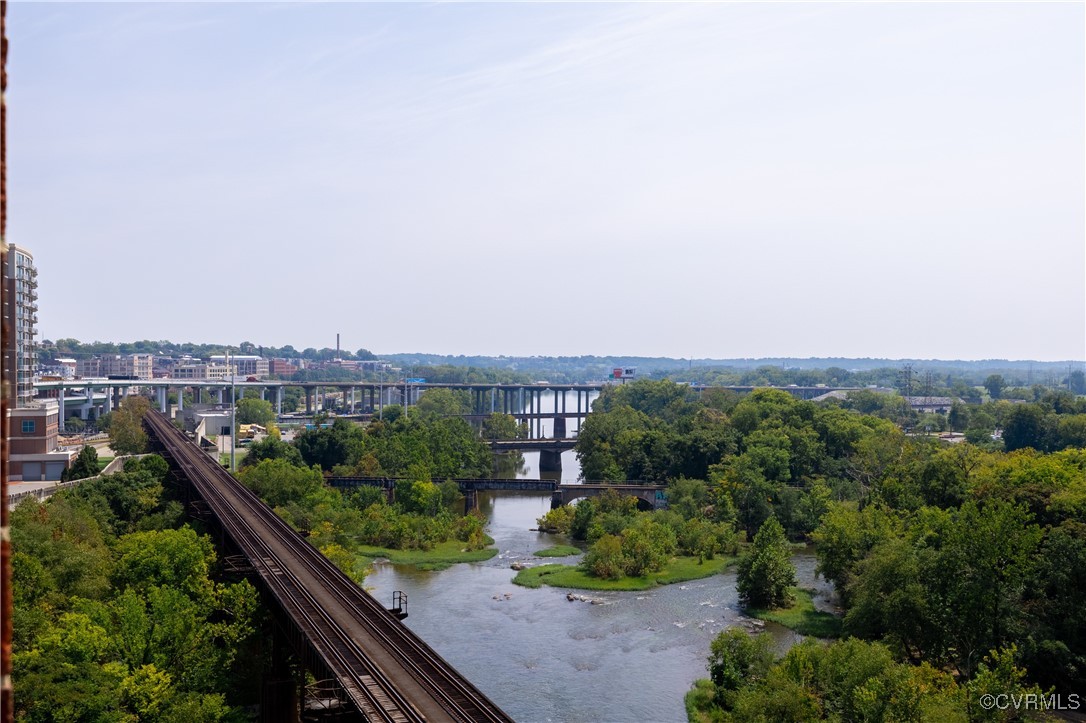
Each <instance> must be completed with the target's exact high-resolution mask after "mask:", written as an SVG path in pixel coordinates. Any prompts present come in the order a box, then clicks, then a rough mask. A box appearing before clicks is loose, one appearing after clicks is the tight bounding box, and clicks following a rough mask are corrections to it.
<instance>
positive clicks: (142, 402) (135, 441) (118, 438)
mask: <svg viewBox="0 0 1086 723" xmlns="http://www.w3.org/2000/svg"><path fill="white" fill-rule="evenodd" d="M150 408H151V403H150V402H149V401H148V400H147V399H146V398H145V397H136V396H131V397H127V398H126V399H125V400H124V401H123V402H121V405H120V407H118V408H117V410H116V411H115V412H113V413H112V415H113V416H112V419H111V421H110V424H109V446H110V448H112V449H113V451H114V452H116V453H117V454H142V453H143V452H146V451H147V432H145V431H144V429H143V415H144V414H146V413H147V412H148V411H149V410H150Z"/></svg>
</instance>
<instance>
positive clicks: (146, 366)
mask: <svg viewBox="0 0 1086 723" xmlns="http://www.w3.org/2000/svg"><path fill="white" fill-rule="evenodd" d="M153 360H154V356H153V355H151V354H109V355H107V356H104V357H102V359H101V361H100V365H99V375H100V376H103V377H132V378H134V379H151V378H152V374H151V368H152V366H153Z"/></svg>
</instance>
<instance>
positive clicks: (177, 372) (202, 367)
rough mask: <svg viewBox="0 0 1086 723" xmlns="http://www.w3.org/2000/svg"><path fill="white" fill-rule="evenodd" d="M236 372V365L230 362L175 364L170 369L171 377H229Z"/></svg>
mask: <svg viewBox="0 0 1086 723" xmlns="http://www.w3.org/2000/svg"><path fill="white" fill-rule="evenodd" d="M236 374H237V367H236V366H234V365H233V364H231V365H230V366H227V365H225V364H204V363H196V364H175V365H174V367H173V369H172V370H171V371H170V378H171V379H213V380H214V379H229V378H230V377H232V376H235V375H236Z"/></svg>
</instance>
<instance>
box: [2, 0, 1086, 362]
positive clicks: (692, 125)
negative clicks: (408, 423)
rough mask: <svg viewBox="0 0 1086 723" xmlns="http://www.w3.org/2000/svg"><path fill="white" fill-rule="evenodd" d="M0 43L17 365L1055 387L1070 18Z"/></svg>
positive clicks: (940, 11)
mask: <svg viewBox="0 0 1086 723" xmlns="http://www.w3.org/2000/svg"><path fill="white" fill-rule="evenodd" d="M8 21H9V28H8V35H9V38H10V42H11V50H10V53H9V68H8V72H9V80H10V83H9V87H8V120H9V122H10V127H9V131H10V132H9V137H8V141H9V144H10V147H9V160H8V163H9V181H10V203H9V216H10V219H9V226H8V239H9V241H11V242H13V243H16V244H18V245H20V246H25V247H26V248H27V249H28V250H29V251H30V252H31V253H33V254H34V258H35V263H36V265H37V267H38V269H39V272H40V273H39V283H40V300H39V307H40V311H39V323H38V329H39V339H45V338H50V339H56V338H60V337H74V338H77V339H80V340H82V341H93V340H95V339H100V340H103V341H109V340H112V341H122V340H134V339H140V338H147V339H171V340H176V341H179V342H180V341H182V340H192V341H197V342H198V341H200V340H201V339H206V338H217V339H229V338H242V339H251V340H253V341H254V342H257V343H265V344H269V345H276V346H282V345H285V344H292V345H294V346H295V347H296V348H299V349H301V348H304V347H307V346H313V347H316V348H322V347H326V346H331V343H330V340H332V339H334V336H335V334H336V333H337V332H341V333H342V334H343V337H344V340H345V348H351V349H352V350H353V349H357V348H359V347H365V348H368V349H371V350H373V351H375V352H378V353H408V352H425V353H434V354H467V355H502V354H505V355H510V356H530V355H541V356H552V355H553V356H561V355H570V356H573V355H581V354H599V355H605V354H614V355H622V356H668V357H674V358H689V357H697V358H716V359H731V358H752V357H753V358H761V357H795V358H806V357H856V358H862V357H874V358H887V359H900V358H933V359H1011V360H1015V359H1034V360H1037V361H1054V360H1079V359H1083V358H1084V357H1086V244H1084V243H1083V239H1084V237H1086V226H1084V222H1083V219H1084V215H1086V206H1084V201H1083V198H1084V195H1086V186H1084V183H1083V177H1084V162H1083V159H1084V156H1086V145H1084V142H1083V128H1084V125H1086V118H1084V114H1083V106H1084V99H1086V94H1084V90H1083V88H1084V82H1083V81H1084V79H1086V73H1084V69H1083V50H1084V43H1083V32H1082V27H1083V8H1082V6H1081V5H1072V4H1042V5H1039V6H1035V5H1025V4H1015V5H1011V4H1006V5H973V4H922V5H917V6H902V5H883V4H843V5H839V4H813V5H812V4H803V5H777V4H773V5H767V6H751V5H739V4H716V5H701V4H698V5H679V6H671V5H668V6H658V5H612V4H601V5H595V4H592V5H462V4H454V5H416V4H410V5H395V6H388V5H369V4H360V5H354V4H351V5H341V4H328V5H316V6H314V5H304V6H297V5H286V4H241V5H233V4H231V5H220V4H201V5H195V6H190V5H172V4H169V5H157V4H156V5H150V4H116V5H105V4H87V5H82V4H73V5H55V4H29V3H17V4H13V5H12V6H11V10H10V13H9V17H8ZM137 58H138V59H139V62H134V61H133V59H137ZM209 329H211V330H213V331H209ZM220 329H221V330H220ZM348 339H349V340H351V341H350V342H347V340H348Z"/></svg>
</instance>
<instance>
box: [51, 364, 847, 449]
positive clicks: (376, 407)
mask: <svg viewBox="0 0 1086 723" xmlns="http://www.w3.org/2000/svg"><path fill="white" fill-rule="evenodd" d="M610 385H611V383H610V382H597V383H594V384H563V383H551V382H536V383H534V384H488V383H479V382H471V383H459V382H409V381H397V382H392V383H387V384H386V383H384V382H374V381H351V382H291V381H282V380H261V381H252V382H250V381H244V382H241V381H235V382H233V383H231V381H230V380H216V379H108V378H107V379H102V378H97V379H59V380H50V381H38V382H34V389H35V390H36V391H37V392H38V394H39V396H40V397H49V398H55V399H57V401H58V403H59V405H60V416H61V419H67V417H68V416H69V415H67V414H66V413H65V411H66V408H67V409H70V410H73V411H78V413H79V416H81V417H82V418H84V419H86V418H87V417H88V416H89V415H90V413H91V412H92V411H93V412H94V416H98V415H100V414H103V413H105V412H109V411H112V410H113V409H115V408H116V407H117V405H118V404H120V402H121V400H122V399H123V398H124V397H126V396H128V394H129V392H130V390H131V389H138V390H143V389H147V390H151V391H152V393H153V394H154V396H155V398H156V400H157V402H158V407H159V411H161V412H163V413H165V412H167V410H168V409H169V406H170V405H169V401H168V395H169V392H170V391H176V392H182V391H183V390H185V389H193V390H207V391H208V392H210V393H211V394H213V395H214V397H215V399H216V401H218V402H219V403H223V402H224V400H225V401H227V402H228V401H229V395H228V392H229V390H231V388H232V387H233V388H234V389H235V390H236V389H241V390H245V389H256V390H259V392H260V398H261V399H264V398H266V397H267V396H268V393H269V392H270V393H271V394H272V395H273V397H274V401H273V403H274V405H275V410H276V414H277V415H280V416H282V414H283V390H284V389H285V388H287V387H297V388H300V389H302V390H303V391H304V392H305V409H306V414H307V415H313V414H315V413H317V412H319V411H321V409H322V406H323V405H322V404H321V399H322V396H321V393H322V392H323V391H325V390H328V389H336V390H338V391H339V392H340V393H341V394H342V395H343V405H342V406H343V409H344V410H345V411H346V412H347V413H348V414H365V413H370V414H380V413H381V411H382V410H383V408H384V407H385V406H387V405H389V404H400V405H403V406H411V405H413V404H416V403H418V400H419V397H420V396H421V395H422V393H423V392H425V391H427V390H429V389H453V390H463V391H467V392H470V393H471V395H472V410H471V413H470V414H468V415H465V416H466V418H468V419H472V420H482V419H485V418H486V417H487V416H489V415H490V414H494V413H502V414H508V415H510V416H512V417H514V418H515V419H517V420H518V421H522V422H527V423H528V424H529V428H530V430H531V436H533V437H542V436H543V420H544V419H553V420H554V422H555V431H554V436H555V437H561V436H565V420H567V419H584V418H585V417H587V416H588V414H589V412H590V411H591V402H592V398H593V395H599V393H600V392H601V391H602V390H603V389H604V387H607V386H610ZM690 388H691V389H692V390H694V391H695V392H697V393H698V394H700V393H701V392H704V391H705V390H707V389H729V390H731V391H734V392H739V393H745V392H751V391H753V390H755V389H759V388H762V387H754V386H719V387H718V386H707V385H691V386H690ZM769 388H776V389H780V390H782V391H785V392H788V393H789V394H791V395H792V396H794V397H798V398H800V399H811V398H812V397H816V396H819V395H822V394H826V393H828V392H835V391H844V392H850V391H860V390H862V389H863V387H800V386H788V387H769ZM545 392H551V393H553V394H555V400H554V407H555V408H554V409H553V410H550V411H543V409H542V402H543V395H544V393H545ZM570 393H575V395H576V397H575V403H573V402H571V401H570V400H569V399H567V395H568V394H570ZM348 395H349V398H348ZM176 408H177V409H178V410H181V409H183V408H184V396H183V395H182V394H180V393H179V394H178V395H177V402H176Z"/></svg>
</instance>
